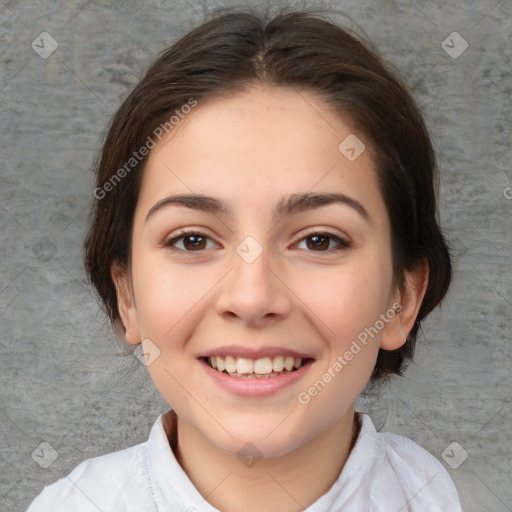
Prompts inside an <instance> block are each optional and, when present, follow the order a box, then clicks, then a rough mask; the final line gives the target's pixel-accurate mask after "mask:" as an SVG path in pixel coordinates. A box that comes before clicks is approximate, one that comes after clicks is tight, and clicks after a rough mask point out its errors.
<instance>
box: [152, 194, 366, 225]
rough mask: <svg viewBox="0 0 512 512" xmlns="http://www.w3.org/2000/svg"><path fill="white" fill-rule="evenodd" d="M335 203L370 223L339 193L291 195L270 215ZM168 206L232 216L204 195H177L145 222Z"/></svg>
mask: <svg viewBox="0 0 512 512" xmlns="http://www.w3.org/2000/svg"><path fill="white" fill-rule="evenodd" d="M335 203H338V204H340V203H341V204H344V205H346V206H349V207H350V208H352V209H354V210H355V211H356V212H357V213H359V214H360V215H361V216H362V217H363V218H364V219H365V220H366V221H367V222H368V223H370V224H371V223H372V222H371V217H370V215H369V213H368V211H367V210H366V208H365V207H364V206H363V205H362V204H361V203H360V202H359V201H357V200H356V199H354V198H352V197H349V196H346V195H345V194H341V193H325V192H316V193H315V192H301V193H297V194H292V195H290V196H289V197H287V198H284V197H283V198H281V199H280V200H279V201H278V202H277V203H276V205H275V207H274V210H273V212H272V214H273V218H274V219H276V218H277V217H281V216H285V215H290V214H294V213H299V212H304V211H307V210H312V209H316V208H320V207H321V206H326V205H329V204H335ZM170 205H178V206H186V207H187V208H192V209H194V210H201V211H204V212H210V213H214V214H224V215H227V216H229V215H232V211H231V209H230V208H229V207H228V205H227V204H226V203H225V202H224V201H222V200H221V199H218V198H216V197H212V196H207V195H204V194H178V195H172V196H169V197H166V198H164V199H162V200H161V201H158V203H156V204H155V205H153V206H152V207H151V209H150V210H149V212H148V213H147V215H146V222H147V221H148V219H149V218H150V217H151V216H152V215H154V214H155V213H156V212H158V211H160V210H162V209H164V208H166V207H168V206H170Z"/></svg>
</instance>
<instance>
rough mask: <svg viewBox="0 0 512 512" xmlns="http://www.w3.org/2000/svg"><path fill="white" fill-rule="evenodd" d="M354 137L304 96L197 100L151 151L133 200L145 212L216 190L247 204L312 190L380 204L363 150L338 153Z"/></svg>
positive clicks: (274, 91)
mask: <svg viewBox="0 0 512 512" xmlns="http://www.w3.org/2000/svg"><path fill="white" fill-rule="evenodd" d="M355 135H356V132H355V130H354V128H353V127H352V126H351V123H350V120H349V119H342V117H341V116H340V115H339V114H337V113H335V112H334V111H333V109H332V108H331V107H330V106H329V105H328V104H327V103H325V102H324V101H322V100H321V98H320V97H318V96H317V95H315V94H313V93H312V92H309V91H303V90H296V89H291V88H277V87H268V86H256V87H252V88H250V89H248V90H246V91H243V92H240V93H237V94H234V95H232V96H229V97H222V98H220V99H219V98H217V99H214V100H209V101H207V102H204V103H202V102H199V104H198V106H197V107H196V108H195V109H193V110H192V112H191V113H190V114H188V115H187V116H185V118H184V119H183V120H181V121H180V123H179V125H178V126H177V127H176V128H175V129H174V130H173V132H171V134H170V136H169V137H168V138H167V139H164V140H163V141H162V142H161V143H160V144H158V145H157V146H156V147H155V148H154V149H153V150H152V151H151V153H150V155H149V157H148V160H147V163H146V166H145V170H144V177H143V181H142V188H141V193H140V196H139V202H141V203H142V205H143V207H144V209H146V212H147V210H148V209H150V208H151V207H152V206H153V204H154V203H155V202H156V201H158V200H161V199H163V198H164V197H165V195H168V194H170V193H173V192H186V193H202V194H209V195H212V194H211V189H212V188H215V189H216V190H218V191H220V193H221V195H222V194H224V198H225V199H226V202H228V203H229V202H230V199H231V198H233V199H235V200H236V199H240V197H241V196H243V201H244V205H245V206H250V204H251V201H252V199H253V198H254V201H260V200H261V199H262V197H263V196H264V197H265V198H268V199H269V200H270V198H271V197H273V199H274V200H277V198H282V197H285V196H287V195H291V194H293V193H296V192H307V191H316V190H318V191H319V190H323V191H329V192H339V193H342V194H346V195H350V196H352V197H354V196H355V197H354V198H355V199H357V200H360V199H361V200H362V199H364V200H365V201H369V202H371V203H375V204H376V205H377V206H379V204H378V203H379V202H380V203H382V200H381V197H380V193H379V191H378V188H377V182H376V176H375V171H374V165H373V159H372V156H371V151H370V148H369V145H368V144H365V149H364V151H363V152H362V153H361V154H360V155H359V156H358V157H357V159H355V160H350V159H348V158H347V157H346V155H345V154H344V153H343V152H342V151H340V144H341V143H343V141H345V140H347V137H354V136H355ZM356 136H357V137H358V139H359V140H361V139H363V140H364V136H363V135H362V134H360V133H358V134H357V135H356ZM349 140H351V139H349ZM342 148H343V146H342ZM356 149H357V148H356ZM357 196H360V197H359V199H358V197H357ZM363 196H365V197H363ZM274 202H275V201H274ZM380 206H382V205H380Z"/></svg>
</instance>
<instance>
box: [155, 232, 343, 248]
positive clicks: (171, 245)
mask: <svg viewBox="0 0 512 512" xmlns="http://www.w3.org/2000/svg"><path fill="white" fill-rule="evenodd" d="M194 235H195V236H198V237H201V238H206V239H208V240H211V238H210V237H209V236H206V235H205V234H204V233H201V232H200V231H194V230H183V231H181V232H180V233H178V234H177V235H176V236H173V237H172V238H170V239H168V240H166V241H165V242H164V243H163V246H164V247H167V248H168V249H170V250H171V251H179V252H188V253H194V252H203V251H204V250H205V249H201V250H198V251H188V250H186V249H178V248H176V247H174V244H175V243H176V242H177V241H178V240H181V239H182V238H187V237H188V236H194ZM315 236H320V237H322V238H329V239H331V240H334V241H335V242H336V243H337V244H338V247H335V248H333V249H327V250H325V251H308V252H320V253H322V252H333V251H340V250H343V249H348V248H349V247H350V246H351V243H350V242H348V241H347V240H344V239H342V238H340V237H339V236H336V235H334V234H332V233H328V232H325V231H311V232H310V233H307V234H306V235H305V236H303V237H302V238H301V239H300V240H298V241H297V242H295V244H294V245H296V244H298V243H300V242H302V241H304V240H307V239H308V238H313V237H315Z"/></svg>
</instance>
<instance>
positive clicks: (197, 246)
mask: <svg viewBox="0 0 512 512" xmlns="http://www.w3.org/2000/svg"><path fill="white" fill-rule="evenodd" d="M208 240H211V239H210V238H209V237H207V236H206V235H204V234H203V233H196V232H190V233H180V234H179V235H177V236H175V237H173V238H171V239H169V240H167V241H166V242H165V243H164V245H165V247H168V248H170V249H171V250H176V251H182V252H201V251H202V250H203V249H207V248H208V247H207V242H208ZM180 241H181V244H182V247H179V246H178V245H179V243H180ZM212 243H213V241H212ZM214 245H215V246H216V245H217V244H214Z"/></svg>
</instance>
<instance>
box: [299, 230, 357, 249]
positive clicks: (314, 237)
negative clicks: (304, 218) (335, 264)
mask: <svg viewBox="0 0 512 512" xmlns="http://www.w3.org/2000/svg"><path fill="white" fill-rule="evenodd" d="M309 241H310V242H309ZM332 241H334V242H335V243H336V244H337V247H334V248H329V246H330V245H331V242H332ZM302 242H306V247H307V248H308V249H310V250H312V251H314V252H328V251H339V250H342V249H347V248H348V247H350V242H348V241H346V240H343V239H342V238H340V237H339V236H336V235H333V234H332V233H326V232H313V233H309V234H308V235H307V236H305V237H304V238H302V239H301V240H300V241H299V242H298V243H299V244H300V243H302Z"/></svg>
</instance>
